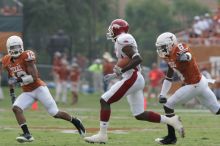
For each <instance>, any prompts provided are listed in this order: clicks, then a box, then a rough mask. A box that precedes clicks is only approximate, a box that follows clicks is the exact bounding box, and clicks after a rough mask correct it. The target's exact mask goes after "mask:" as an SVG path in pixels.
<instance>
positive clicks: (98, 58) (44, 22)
mask: <svg viewBox="0 0 220 146" xmlns="http://www.w3.org/2000/svg"><path fill="white" fill-rule="evenodd" d="M116 18H123V19H125V20H126V21H128V23H129V25H130V30H129V31H130V33H131V34H132V35H133V36H134V37H135V38H136V41H137V43H138V47H139V48H138V49H139V51H140V53H141V54H142V56H143V59H144V61H143V63H142V65H143V74H144V77H145V79H146V92H147V91H149V90H151V89H148V86H153V87H152V88H155V87H154V85H151V81H152V80H154V78H156V80H158V81H157V82H159V83H158V85H157V88H158V86H160V81H161V74H160V76H156V75H155V74H156V73H155V74H154V73H153V75H152V73H150V72H151V71H153V72H154V70H155V68H158V69H159V70H161V71H162V72H163V73H165V72H166V65H165V64H164V62H162V61H161V60H159V59H158V58H157V54H156V48H155V45H154V44H155V40H156V38H157V36H158V35H159V34H160V33H162V32H165V31H170V32H173V33H175V34H176V36H177V37H178V38H179V41H182V42H186V43H189V44H190V46H191V48H192V50H193V53H194V56H195V57H196V59H197V61H198V63H199V65H200V68H201V70H202V71H203V70H205V71H207V72H208V73H209V74H210V77H211V78H214V79H217V81H218V78H219V73H220V72H219V71H220V1H219V0H184V1H183V0H154V1H152V0H0V40H1V41H0V55H1V56H3V55H4V54H6V53H7V51H6V47H5V42H6V40H7V38H8V36H10V35H14V34H16V35H19V36H21V37H22V38H23V41H24V47H25V50H27V49H31V50H33V51H34V52H35V53H36V55H37V66H38V69H39V72H40V75H41V78H42V79H43V80H45V81H46V82H47V83H48V86H49V87H53V88H55V87H56V84H57V80H59V82H66V83H67V88H68V87H69V86H70V85H68V83H69V82H70V81H69V80H71V79H70V77H69V76H70V74H71V73H70V72H71V71H72V69H73V68H77V70H78V71H77V72H78V74H79V76H80V77H79V79H78V78H77V77H75V78H74V77H73V78H74V79H73V80H77V82H79V84H80V85H79V86H80V87H79V88H80V90H79V91H81V92H87V93H90V92H103V91H105V90H106V89H107V88H108V87H106V85H105V83H103V82H102V77H103V75H105V74H107V73H110V72H111V67H112V66H114V63H115V56H114V48H113V47H114V46H113V43H112V42H111V41H108V40H106V32H107V30H108V26H109V25H110V23H111V21H112V20H114V19H116ZM57 58H58V59H57ZM155 63H156V64H155ZM61 66H62V68H61ZM60 70H61V71H60ZM73 72H74V71H73ZM155 72H156V71H155ZM1 74H2V77H1V78H2V81H1V83H2V86H5V85H6V83H7V75H6V74H5V73H4V72H3V73H2V71H1ZM155 76H156V77H155ZM175 80H177V81H178V78H176V79H175ZM217 83H218V82H217ZM69 88H70V87H69ZM218 88H219V87H218V85H215V86H214V87H213V90H214V89H218ZM154 91H155V90H154ZM156 94H157V90H156V92H155V93H153V94H152V95H151V94H148V95H149V96H156Z"/></svg>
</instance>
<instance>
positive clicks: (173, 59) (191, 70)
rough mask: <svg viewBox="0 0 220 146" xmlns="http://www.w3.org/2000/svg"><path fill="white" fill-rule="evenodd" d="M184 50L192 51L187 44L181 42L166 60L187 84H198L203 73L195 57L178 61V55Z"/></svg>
mask: <svg viewBox="0 0 220 146" xmlns="http://www.w3.org/2000/svg"><path fill="white" fill-rule="evenodd" d="M184 52H189V53H191V49H190V48H189V47H188V46H187V45H186V44H182V43H179V44H178V45H177V47H175V48H174V49H173V50H172V52H171V53H170V55H169V56H168V57H167V58H166V59H165V60H166V62H167V63H168V65H169V66H170V67H171V68H172V69H173V70H174V71H175V72H176V73H177V74H178V76H179V77H180V79H181V80H182V81H184V82H185V83H186V84H196V83H198V82H199V81H200V79H201V73H200V71H199V68H198V65H197V63H196V60H195V58H194V57H193V56H192V59H191V60H190V61H186V62H180V61H177V57H178V55H179V54H181V53H184Z"/></svg>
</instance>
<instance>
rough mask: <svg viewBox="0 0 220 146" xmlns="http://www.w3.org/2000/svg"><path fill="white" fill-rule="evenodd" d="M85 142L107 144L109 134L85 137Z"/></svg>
mask: <svg viewBox="0 0 220 146" xmlns="http://www.w3.org/2000/svg"><path fill="white" fill-rule="evenodd" d="M84 140H85V141H86V142H88V143H99V144H105V143H106V142H107V141H108V136H107V134H101V133H98V134H96V135H93V136H90V137H85V138H84Z"/></svg>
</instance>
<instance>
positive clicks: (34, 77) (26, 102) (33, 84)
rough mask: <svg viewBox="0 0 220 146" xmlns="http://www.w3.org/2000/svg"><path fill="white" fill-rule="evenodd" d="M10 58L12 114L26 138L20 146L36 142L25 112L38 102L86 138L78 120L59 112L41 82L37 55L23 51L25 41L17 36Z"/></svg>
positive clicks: (11, 43) (12, 39) (4, 60)
mask: <svg viewBox="0 0 220 146" xmlns="http://www.w3.org/2000/svg"><path fill="white" fill-rule="evenodd" d="M6 46H7V50H8V54H7V55H5V56H4V57H3V58H2V64H3V67H4V68H5V69H6V70H7V72H8V77H9V80H8V84H9V88H10V96H11V98H12V104H13V106H12V110H13V112H14V114H15V117H16V119H17V122H18V124H19V125H20V127H21V129H22V131H23V134H22V135H20V136H18V137H17V138H16V140H17V141H18V142H31V141H33V140H34V138H33V136H32V135H31V134H30V132H29V129H28V126H27V123H26V119H25V116H24V114H23V111H24V110H25V109H26V108H28V107H30V106H31V105H32V104H33V103H34V101H35V100H38V101H39V102H41V103H42V104H43V106H44V107H45V108H46V110H47V111H48V113H49V114H50V115H51V116H53V117H54V118H59V119H63V120H66V121H69V122H71V123H72V124H73V125H75V127H76V128H77V130H78V132H79V134H80V135H81V136H84V134H85V128H84V127H83V125H82V123H81V121H80V120H79V119H78V118H75V117H72V116H70V115H69V114H68V113H66V112H63V111H60V110H59V109H58V107H57V105H56V103H55V101H54V99H53V97H52V96H51V94H50V91H49V90H48V88H47V86H46V84H45V83H44V82H43V81H42V80H41V79H40V77H39V75H38V70H37V68H36V65H35V61H36V58H35V54H34V52H32V51H30V50H27V51H24V48H23V41H22V39H21V38H20V37H18V36H11V37H9V38H8V40H7V43H6ZM16 84H20V86H21V88H22V90H23V92H22V93H21V94H20V95H19V96H18V97H17V98H16V97H15V93H14V86H15V85H16Z"/></svg>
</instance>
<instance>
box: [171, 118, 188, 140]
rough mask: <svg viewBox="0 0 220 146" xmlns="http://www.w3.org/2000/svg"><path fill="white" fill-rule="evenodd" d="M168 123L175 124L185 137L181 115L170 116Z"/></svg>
mask: <svg viewBox="0 0 220 146" xmlns="http://www.w3.org/2000/svg"><path fill="white" fill-rule="evenodd" d="M168 124H169V125H171V126H173V127H174V128H175V129H176V130H177V131H178V132H179V134H180V136H181V137H185V132H184V128H183V125H182V122H181V119H180V117H179V116H177V115H175V116H173V117H170V120H169V123H168Z"/></svg>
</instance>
